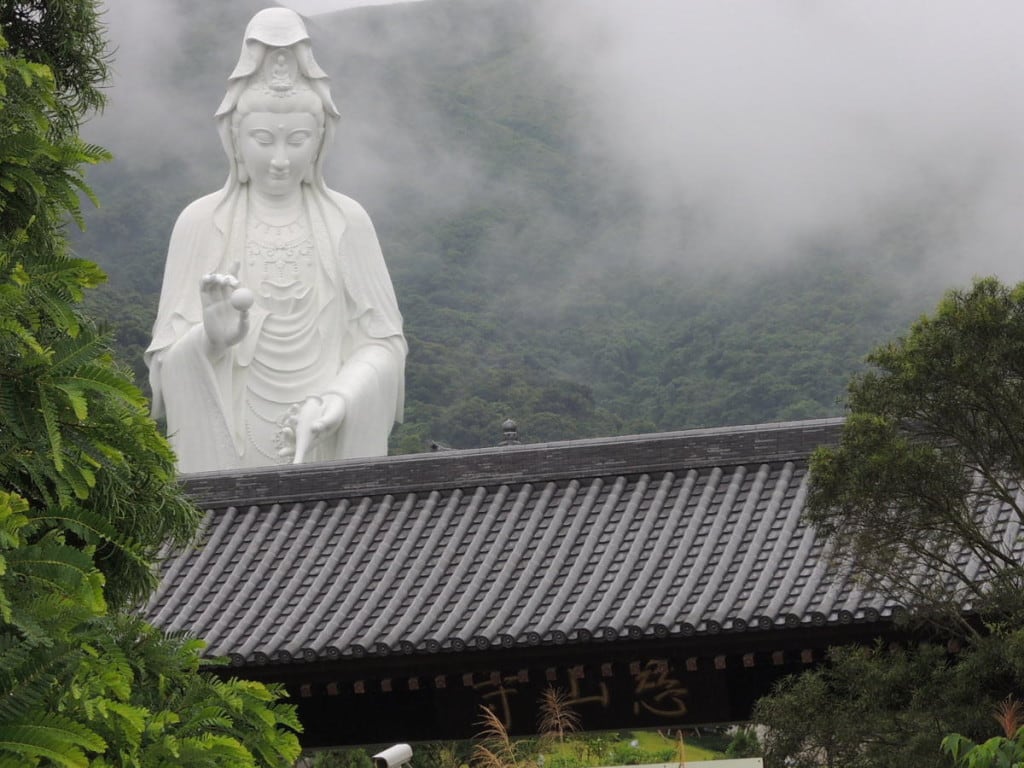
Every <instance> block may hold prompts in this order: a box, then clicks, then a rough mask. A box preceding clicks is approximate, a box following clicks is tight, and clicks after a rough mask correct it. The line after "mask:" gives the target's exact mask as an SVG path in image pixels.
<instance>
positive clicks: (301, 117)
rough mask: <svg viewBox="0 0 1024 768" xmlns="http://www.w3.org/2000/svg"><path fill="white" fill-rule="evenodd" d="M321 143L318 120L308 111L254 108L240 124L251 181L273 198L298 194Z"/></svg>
mask: <svg viewBox="0 0 1024 768" xmlns="http://www.w3.org/2000/svg"><path fill="white" fill-rule="evenodd" d="M319 144H320V129H319V126H318V125H317V120H316V118H315V117H313V115H311V114H309V113H306V112H284V113H278V112H250V113H249V114H247V115H245V116H244V117H243V118H242V120H241V122H240V123H239V125H238V151H239V154H240V155H241V159H242V162H243V163H245V168H246V170H247V171H248V173H249V183H250V184H252V186H253V188H254V189H255V190H256V192H257V193H259V194H260V195H263V196H265V197H269V198H275V199H286V198H288V197H290V196H292V195H296V194H298V192H299V187H300V185H301V184H302V180H303V178H308V177H309V176H310V174H309V171H310V169H311V168H312V165H313V162H314V160H315V159H316V151H317V147H318V146H319Z"/></svg>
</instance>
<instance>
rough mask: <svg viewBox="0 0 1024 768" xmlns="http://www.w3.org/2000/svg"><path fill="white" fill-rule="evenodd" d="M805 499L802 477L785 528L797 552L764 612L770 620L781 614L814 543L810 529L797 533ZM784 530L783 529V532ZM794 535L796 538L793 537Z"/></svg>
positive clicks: (804, 482)
mask: <svg viewBox="0 0 1024 768" xmlns="http://www.w3.org/2000/svg"><path fill="white" fill-rule="evenodd" d="M806 497H807V477H806V476H804V481H803V482H802V483H801V484H800V488H799V490H798V491H797V493H796V498H795V499H794V500H793V507H792V510H793V512H795V513H796V514H792V513H791V514H790V517H789V519H788V520H787V521H786V528H788V529H790V531H791V533H790V536H791V537H792V538H794V539H797V536H798V537H799V538H798V540H799V542H800V543H799V544H798V545H797V551H796V553H795V554H794V555H793V558H792V559H791V560H790V561H789V567H788V568H787V569H786V572H785V574H784V575H783V577H782V581H781V582H780V583H779V588H778V590H777V591H776V593H775V597H773V598H772V601H771V602H770V603H769V604H768V610H767V611H766V613H767V615H768V617H769V618H770V619H772V620H775V619H778V618H779V616H780V613H781V612H782V607H783V605H784V603H785V602H786V600H788V599H789V598H790V597H791V595H792V590H793V587H794V585H795V584H796V582H797V579H798V578H799V577H800V570H801V569H802V568H803V567H804V563H805V562H806V560H807V553H808V552H809V551H810V548H811V545H812V544H813V543H814V532H813V531H812V530H811V529H810V528H802V529H801V530H799V531H797V528H798V527H799V525H798V524H799V521H800V514H801V513H802V512H803V508H804V499H805V498H806ZM786 528H784V529H783V531H784V532H785V530H786ZM794 534H796V536H794ZM779 541H782V537H781V536H780V537H779Z"/></svg>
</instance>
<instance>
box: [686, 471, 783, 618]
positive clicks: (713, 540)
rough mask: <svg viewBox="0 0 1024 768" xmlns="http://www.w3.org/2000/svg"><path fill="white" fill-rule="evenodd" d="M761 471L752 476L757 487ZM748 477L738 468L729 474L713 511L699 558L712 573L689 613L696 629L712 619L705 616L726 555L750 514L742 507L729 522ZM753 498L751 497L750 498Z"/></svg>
mask: <svg viewBox="0 0 1024 768" xmlns="http://www.w3.org/2000/svg"><path fill="white" fill-rule="evenodd" d="M767 474H768V473H767V472H766V471H765V465H762V466H761V469H760V470H759V471H758V473H757V474H756V475H754V481H753V482H754V485H755V487H759V482H758V481H760V484H763V483H764V480H765V478H766V477H767ZM748 477H749V473H748V470H747V468H746V467H738V468H737V469H736V471H735V472H734V473H733V478H732V481H731V482H730V483H729V488H728V490H727V491H726V494H725V498H724V499H722V504H721V506H719V507H718V509H717V510H715V521H714V523H713V524H712V526H711V530H710V531H709V532H708V537H707V539H706V540H705V542H704V547H703V548H702V550H701V554H700V555H699V557H702V558H705V559H704V562H705V563H707V565H708V566H711V567H712V568H713V570H712V571H711V575H710V576H709V577H708V583H707V586H705V587H704V590H703V591H702V592H701V594H700V596H699V597H698V598H697V602H696V603H695V604H694V605H693V607H692V608H691V609H690V613H689V616H690V618H689V623H690V624H692V625H693V626H697V625H698V624H699V623H700V622H701V621H705V622H706V621H709V620H711V619H712V617H711V615H710V614H709V608H710V606H711V603H712V601H713V600H714V599H715V598H716V597H717V596H718V591H719V586H720V585H721V584H722V578H723V577H724V576H725V574H726V572H727V571H728V569H729V565H730V563H729V557H728V555H729V551H730V548H733V549H735V547H737V546H739V541H740V540H739V538H738V537H737V535H736V534H737V531H739V532H740V536H742V531H741V530H740V525H741V524H742V523H744V522H746V521H747V520H749V519H750V514H751V510H750V508H749V504H744V505H743V507H741V509H740V516H739V519H738V520H735V521H733V520H732V519H731V518H732V517H733V515H734V510H735V507H736V503H737V501H738V499H739V496H740V492H741V491H742V489H743V486H744V484H745V483H746V480H747V478H748ZM752 497H753V494H751V498H752ZM726 528H728V530H729V533H728V537H727V538H726V540H725V547H724V549H723V550H722V553H721V554H720V555H717V556H715V555H714V551H715V549H717V548H718V544H719V542H720V540H721V539H722V537H723V536H725V535H726V534H725V530H726ZM694 571H704V573H705V574H706V573H707V571H706V568H699V567H697V566H696V565H695V567H694Z"/></svg>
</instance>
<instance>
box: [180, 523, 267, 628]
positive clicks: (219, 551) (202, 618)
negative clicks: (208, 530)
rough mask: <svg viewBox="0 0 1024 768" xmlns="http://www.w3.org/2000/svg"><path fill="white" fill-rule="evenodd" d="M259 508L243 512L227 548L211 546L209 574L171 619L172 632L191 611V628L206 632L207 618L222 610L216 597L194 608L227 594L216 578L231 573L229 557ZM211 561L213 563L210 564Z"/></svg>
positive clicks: (246, 531) (211, 617) (181, 625)
mask: <svg viewBox="0 0 1024 768" xmlns="http://www.w3.org/2000/svg"><path fill="white" fill-rule="evenodd" d="M258 511H259V508H258V507H249V509H248V510H247V511H246V512H245V514H244V515H242V516H241V522H240V524H239V525H238V527H237V528H236V529H235V532H234V533H233V534H232V535H231V536H230V537H229V538H228V540H227V545H226V546H225V547H224V548H219V547H218V548H214V547H210V549H209V558H208V559H206V560H205V565H206V566H207V571H206V576H205V577H204V578H203V580H202V582H201V583H200V584H199V586H198V589H196V591H195V593H194V594H193V595H192V597H190V598H189V600H188V602H187V603H186V604H185V606H184V608H185V610H183V611H182V612H181V613H180V614H179V615H178V616H177V617H176V618H175V619H174V620H173V621H171V623H170V625H169V626H168V629H169V630H170V631H171V632H176V631H178V630H180V629H184V628H185V624H184V620H185V617H186V616H189V615H191V620H190V622H189V624H190V626H189V629H190V630H191V631H192V632H193V633H195V634H197V635H199V636H200V637H205V636H206V634H207V633H206V630H207V622H209V621H210V620H211V619H213V618H214V617H215V616H216V615H217V614H218V613H219V612H220V611H221V610H223V605H222V604H221V603H218V602H217V601H216V600H210V601H209V604H208V605H207V606H206V608H205V609H203V610H202V611H198V613H199V615H198V616H196V615H195V612H196V609H197V607H198V604H199V603H200V602H201V601H202V600H203V599H204V598H208V597H210V596H211V595H221V596H223V595H225V594H227V593H226V592H225V591H224V588H223V587H221V588H216V584H217V581H218V580H219V579H220V576H221V574H223V573H230V569H229V568H228V566H229V561H230V560H231V557H232V556H233V554H234V551H235V550H236V549H240V546H239V545H240V544H241V543H242V540H243V539H244V538H245V537H246V535H248V533H249V527H250V526H251V525H252V523H253V520H255V519H256V513H257V512H258ZM231 522H232V523H233V522H234V521H233V520H232V521H231ZM204 554H206V553H204ZM220 563H223V565H220V567H216V566H217V565H219V564H220ZM211 565H212V566H214V567H210V566H211ZM209 642H211V644H213V643H215V642H216V641H215V640H211V641H209Z"/></svg>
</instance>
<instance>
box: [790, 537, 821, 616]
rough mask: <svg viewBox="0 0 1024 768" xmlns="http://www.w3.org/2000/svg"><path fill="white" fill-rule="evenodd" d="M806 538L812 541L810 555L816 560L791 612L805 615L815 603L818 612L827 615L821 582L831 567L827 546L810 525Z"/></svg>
mask: <svg viewBox="0 0 1024 768" xmlns="http://www.w3.org/2000/svg"><path fill="white" fill-rule="evenodd" d="M804 538H805V540H806V541H809V542H810V547H809V549H808V555H809V556H810V558H811V559H812V560H813V562H814V568H813V569H812V570H811V573H810V575H809V576H808V577H807V583H806V584H805V585H804V588H803V589H801V590H800V593H799V596H798V597H797V599H796V602H795V603H794V604H793V607H792V608H791V609H790V612H791V613H795V614H796V615H797V616H804V615H806V614H807V613H808V610H809V608H810V607H811V606H812V605H813V606H814V607H815V608H817V612H818V613H823V614H826V615H827V614H828V611H827V610H826V607H825V606H824V605H823V601H822V598H823V597H824V595H822V594H821V584H822V582H823V580H824V577H825V574H826V572H827V571H828V567H829V563H828V558H827V557H825V555H826V554H827V553H826V552H825V547H824V545H823V543H822V541H821V539H819V538H818V537H817V536H816V535H815V532H814V531H813V530H812V529H811V528H810V526H808V527H807V529H806V530H805V532H804ZM814 550H817V555H815V554H814ZM804 562H805V563H806V562H807V560H806V558H805V559H804Z"/></svg>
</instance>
